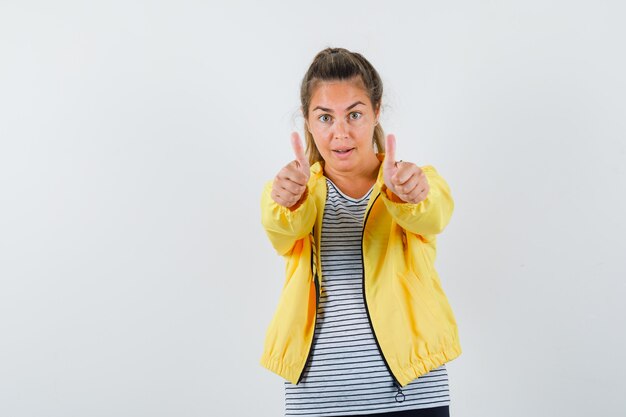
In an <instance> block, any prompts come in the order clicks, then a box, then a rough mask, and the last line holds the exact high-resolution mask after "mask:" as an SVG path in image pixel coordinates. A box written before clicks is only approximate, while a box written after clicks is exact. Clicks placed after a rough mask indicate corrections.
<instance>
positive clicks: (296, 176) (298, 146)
mask: <svg viewBox="0 0 626 417" xmlns="http://www.w3.org/2000/svg"><path fill="white" fill-rule="evenodd" d="M291 146H292V148H293V153H294V154H295V156H296V159H295V160H293V161H291V162H290V163H288V164H287V165H285V166H284V167H283V168H282V169H281V170H280V171H279V172H278V174H277V175H276V177H275V178H274V183H273V184H272V193H271V196H272V199H273V200H274V201H275V202H276V203H278V204H280V205H281V206H284V207H287V208H289V207H293V206H295V205H296V203H298V202H300V200H301V199H302V196H303V195H304V192H305V191H306V184H307V182H308V181H309V176H310V171H309V160H308V158H307V156H306V155H305V153H304V147H303V146H302V140H301V139H300V135H298V133H297V132H293V133H292V134H291Z"/></svg>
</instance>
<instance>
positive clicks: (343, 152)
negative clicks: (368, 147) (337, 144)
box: [333, 148, 354, 154]
mask: <svg viewBox="0 0 626 417" xmlns="http://www.w3.org/2000/svg"><path fill="white" fill-rule="evenodd" d="M352 149H354V148H343V149H333V152H336V153H338V154H345V153H348V152H350V151H351V150H352Z"/></svg>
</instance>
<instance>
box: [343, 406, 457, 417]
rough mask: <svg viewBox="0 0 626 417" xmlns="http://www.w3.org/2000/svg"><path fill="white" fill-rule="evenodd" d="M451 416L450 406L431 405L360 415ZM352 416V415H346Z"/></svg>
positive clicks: (372, 416) (369, 416)
mask: <svg viewBox="0 0 626 417" xmlns="http://www.w3.org/2000/svg"><path fill="white" fill-rule="evenodd" d="M364 416H368V417H450V407H449V406H447V405H445V406H443V407H429V408H420V409H418V410H404V411H391V412H388V413H376V414H361V415H360V417H364ZM344 417H352V416H344ZM354 417H356V416H354Z"/></svg>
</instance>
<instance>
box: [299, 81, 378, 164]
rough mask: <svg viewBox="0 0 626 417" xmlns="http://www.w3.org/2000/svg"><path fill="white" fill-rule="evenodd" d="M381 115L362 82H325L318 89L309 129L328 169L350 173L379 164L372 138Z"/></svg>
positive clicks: (315, 92) (309, 117) (314, 98)
mask: <svg viewBox="0 0 626 417" xmlns="http://www.w3.org/2000/svg"><path fill="white" fill-rule="evenodd" d="M378 113H379V111H378V109H376V111H375V110H374V108H373V107H372V104H371V102H370V99H369V96H368V95H367V92H366V91H365V90H364V89H363V87H362V86H361V84H360V83H359V82H355V81H349V80H341V81H324V82H320V83H319V84H318V85H317V86H316V87H315V90H314V91H313V94H312V96H311V104H310V107H309V116H308V118H307V127H308V129H309V131H310V132H311V134H312V135H313V140H314V141H315V145H316V146H317V149H318V150H319V152H320V154H321V155H322V158H324V161H325V167H326V168H330V169H333V170H335V171H338V172H339V171H347V172H348V171H355V170H358V169H359V167H363V166H370V165H371V163H372V161H377V159H376V153H375V151H374V147H373V144H372V138H373V135H374V127H375V126H376V123H377V121H378ZM368 164H370V165H368Z"/></svg>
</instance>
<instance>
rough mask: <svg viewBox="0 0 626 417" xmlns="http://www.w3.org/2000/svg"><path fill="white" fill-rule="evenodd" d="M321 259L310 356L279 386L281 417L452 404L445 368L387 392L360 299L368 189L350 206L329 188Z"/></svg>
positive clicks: (389, 385)
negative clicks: (293, 378) (296, 378)
mask: <svg viewBox="0 0 626 417" xmlns="http://www.w3.org/2000/svg"><path fill="white" fill-rule="evenodd" d="M326 186H327V189H328V193H327V197H326V205H325V207H324V217H323V219H322V234H321V239H320V243H321V248H320V256H321V262H322V274H323V277H322V293H321V295H320V302H319V304H318V310H317V321H316V324H315V335H314V338H313V346H312V347H311V349H312V350H311V356H310V357H309V361H308V362H307V364H306V366H305V369H304V374H303V376H302V380H301V381H300V383H299V384H297V385H295V384H292V383H291V382H289V381H285V415H286V416H310V417H315V416H341V415H347V414H374V413H384V412H388V411H401V410H413V409H418V408H428V407H441V406H446V405H449V404H450V397H449V391H448V374H447V370H446V366H445V364H443V365H441V366H440V367H439V368H436V369H433V370H432V371H430V372H429V373H427V374H426V375H422V376H420V377H419V378H417V379H415V380H413V381H412V382H410V383H409V384H408V385H407V386H405V387H404V388H402V392H403V394H404V396H405V399H404V401H403V402H397V401H396V394H398V391H397V389H396V387H395V386H394V384H393V379H392V376H391V374H390V373H389V369H388V368H387V365H386V364H385V362H384V360H383V358H382V356H381V353H380V350H379V348H378V346H377V344H376V340H375V339H374V335H373V333H372V328H371V326H370V322H369V318H368V316H367V311H366V308H365V304H364V299H363V264H362V260H361V256H362V253H361V250H362V246H361V235H362V231H363V221H364V216H365V210H366V207H367V203H368V201H369V198H370V195H371V194H372V190H373V187H372V189H370V190H369V191H368V192H367V193H366V194H365V195H364V196H363V197H361V198H358V199H355V198H351V197H349V196H347V195H345V194H343V193H342V192H341V191H340V190H339V188H338V187H337V186H336V185H335V184H334V183H333V182H332V181H331V180H330V179H328V178H327V179H326Z"/></svg>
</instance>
